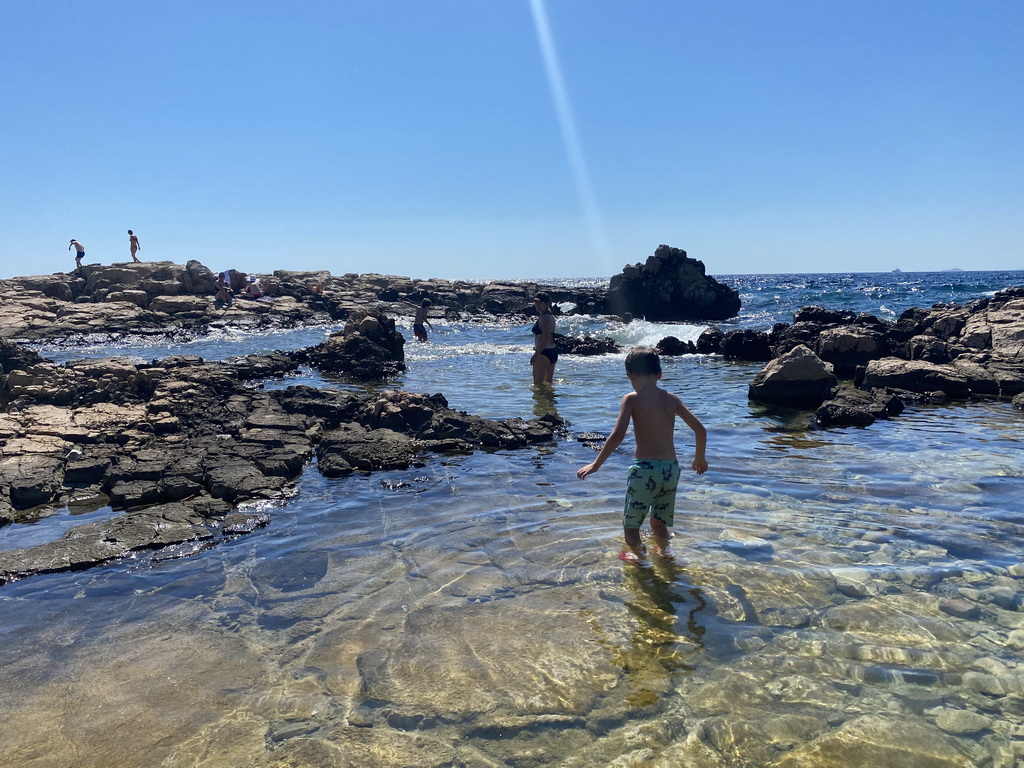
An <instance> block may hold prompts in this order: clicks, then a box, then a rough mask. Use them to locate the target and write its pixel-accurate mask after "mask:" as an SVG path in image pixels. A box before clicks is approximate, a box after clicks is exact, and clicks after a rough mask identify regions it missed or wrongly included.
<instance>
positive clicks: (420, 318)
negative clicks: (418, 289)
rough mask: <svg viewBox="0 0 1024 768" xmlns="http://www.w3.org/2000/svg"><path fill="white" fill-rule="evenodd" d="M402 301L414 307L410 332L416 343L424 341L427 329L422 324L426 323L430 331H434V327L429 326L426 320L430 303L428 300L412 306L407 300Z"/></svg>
mask: <svg viewBox="0 0 1024 768" xmlns="http://www.w3.org/2000/svg"><path fill="white" fill-rule="evenodd" d="M402 301H404V302H405V303H406V304H410V305H412V306H414V307H416V317H415V318H413V321H412V332H413V334H414V335H415V336H416V341H426V340H427V329H426V327H424V325H423V324H424V323H426V324H427V325H429V326H430V330H434V326H433V325H431V323H430V321H429V320H428V319H427V312H429V311H430V307H431V304H432V302H431V301H430V299H424V300H423V301H422V302H421V303H419V304H414V303H413V302H411V301H409V300H408V299H402Z"/></svg>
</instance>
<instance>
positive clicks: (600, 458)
mask: <svg viewBox="0 0 1024 768" xmlns="http://www.w3.org/2000/svg"><path fill="white" fill-rule="evenodd" d="M631 414H632V401H631V400H630V396H629V395H626V396H625V397H623V398H622V403H621V404H620V405H619V417H618V418H617V419H616V420H615V426H614V427H613V428H612V433H611V434H610V435H608V439H607V440H605V441H604V445H602V446H601V450H600V451H599V452H598V454H597V458H596V459H594V460H593V461H592V462H591V463H589V464H587V466H585V467H581V468H580V469H579V470H577V472H576V477H578V478H579V479H580V480H583V479H584V478H585V477H586V476H587V475H592V474H594V473H595V472H597V470H599V469H600V468H601V465H602V464H604V462H605V459H607V458H608V457H609V456H611V455H612V453H613V452H614V451H615V449H616V448H618V447H619V444H620V443H621V442H622V438H624V437H625V436H626V430H627V429H629V419H630V416H631Z"/></svg>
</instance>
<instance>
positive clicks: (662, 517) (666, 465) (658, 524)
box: [651, 461, 679, 557]
mask: <svg viewBox="0 0 1024 768" xmlns="http://www.w3.org/2000/svg"><path fill="white" fill-rule="evenodd" d="M657 472H658V475H659V480H660V481H661V485H660V487H659V488H658V490H657V492H656V498H655V500H654V503H653V504H652V505H651V506H652V510H651V532H652V533H653V534H654V543H655V545H656V546H657V547H658V551H659V554H661V555H662V556H663V557H671V554H670V553H669V551H668V544H669V538H670V537H671V534H670V533H669V528H670V527H671V526H672V523H674V522H675V514H676V490H677V489H678V487H679V464H678V463H677V462H675V461H671V462H669V461H666V462H661V463H660V464H659V466H658V467H657Z"/></svg>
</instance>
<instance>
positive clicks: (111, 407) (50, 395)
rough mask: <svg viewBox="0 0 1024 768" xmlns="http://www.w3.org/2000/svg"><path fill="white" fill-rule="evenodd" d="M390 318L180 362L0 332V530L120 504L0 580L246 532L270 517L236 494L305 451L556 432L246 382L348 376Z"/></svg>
mask: <svg viewBox="0 0 1024 768" xmlns="http://www.w3.org/2000/svg"><path fill="white" fill-rule="evenodd" d="M393 325H394V324H393V322H392V323H391V328H390V329H388V327H387V322H386V318H383V317H381V316H379V315H374V314H373V313H366V314H364V315H363V316H362V317H361V318H357V317H354V318H353V319H352V323H351V326H352V327H350V328H347V329H346V332H342V333H340V334H338V336H337V338H332V339H331V340H329V341H328V343H326V344H324V345H321V346H320V347H318V348H313V349H309V350H300V351H299V352H296V353H283V352H278V353H272V354H269V355H253V356H249V357H245V358H240V359H236V360H230V361H227V362H226V363H224V362H217V363H207V362H204V361H203V360H202V359H201V358H198V357H195V356H178V357H171V358H166V359H163V360H159V361H155V362H153V363H151V364H148V365H135V364H133V363H131V362H128V361H127V360H124V359H117V358H108V359H101V360H79V361H72V362H68V363H66V364H65V365H55V364H53V363H50V362H48V361H46V360H43V359H42V358H41V357H39V355H37V354H35V353H34V352H31V351H28V350H26V349H24V348H22V347H19V346H17V345H15V344H12V343H10V342H3V341H0V407H2V408H3V411H4V412H3V413H0V445H2V451H0V525H3V524H7V523H12V522H15V521H20V522H26V521H31V520H34V519H38V518H41V517H45V516H48V515H50V514H53V513H54V512H56V511H58V510H61V509H63V508H65V507H66V508H69V509H74V510H77V511H87V510H90V509H95V510H99V509H102V508H103V507H105V506H108V505H109V506H110V507H112V509H113V510H117V511H119V512H120V514H117V515H116V516H115V517H113V518H112V519H106V520H103V521H99V522H95V521H94V522H90V523H86V524H83V525H79V526H77V527H74V528H71V529H70V530H69V531H67V532H66V533H65V535H64V536H63V538H61V539H59V540H57V541H53V542H49V543H46V544H42V545H39V546H35V547H32V548H29V549H19V550H9V551H3V552H0V584H2V583H5V582H7V581H10V580H13V579H19V578H23V577H25V576H29V575H32V574H37V573H49V572H55V571H62V570H69V569H77V568H84V567H88V566H91V565H95V564H98V563H102V562H106V561H109V560H112V559H116V558H121V557H125V556H128V555H130V554H131V553H133V552H137V551H140V550H147V549H148V550H152V549H159V548H162V547H167V546H169V545H172V544H181V545H183V546H191V547H203V546H209V545H211V544H212V543H215V542H216V541H218V540H220V539H223V538H224V537H226V536H235V535H238V534H241V533H246V532H249V531H252V530H255V529H256V528H258V527H260V526H262V525H266V524H267V522H268V518H267V516H266V514H265V513H262V512H259V511H253V510H251V509H250V510H249V511H246V504H245V503H246V502H253V501H258V500H268V499H279V498H282V497H284V496H287V495H288V494H289V493H290V490H291V485H292V482H293V481H294V480H295V479H296V478H297V477H298V475H299V474H300V473H301V472H302V471H303V468H304V467H305V466H306V465H307V463H308V462H309V460H310V459H311V458H312V457H313V456H314V455H315V456H316V457H317V468H318V470H319V471H320V472H321V473H323V474H324V475H325V476H328V477H342V476H345V475H348V474H351V473H355V472H373V471H376V470H384V469H398V468H407V467H410V466H420V465H422V464H423V462H424V461H426V456H428V455H429V454H430V453H437V452H443V453H466V452H471V451H475V450H480V449H484V450H487V449H499V448H501V449H509V448H522V447H525V446H529V445H531V444H535V443H541V442H546V441H550V440H552V439H553V438H554V435H555V433H556V432H558V431H559V430H563V429H564V428H565V424H564V423H563V422H562V421H561V420H560V419H559V418H558V417H557V416H554V415H550V416H543V417H540V418H537V419H533V420H530V421H524V420H522V419H505V420H492V419H483V418H480V417H477V416H472V415H469V414H467V413H464V412H461V411H456V410H453V409H451V408H449V406H448V403H447V401H446V400H445V398H444V396H442V395H440V394H435V395H429V396H428V395H418V394H412V393H409V392H400V391H389V392H386V393H383V394H374V395H355V394H352V393H349V392H342V391H339V390H334V389H324V390H320V389H315V388H311V387H304V386H298V387H295V386H293V387H288V388H286V389H280V390H269V391H265V390H263V389H260V388H259V387H257V386H255V382H257V381H259V380H261V379H265V378H267V377H270V376H276V375H281V374H285V373H289V372H291V371H294V370H295V369H296V368H297V366H298V364H299V361H300V360H301V361H303V362H304V363H305V364H310V365H315V366H323V367H324V368H325V369H329V370H332V371H335V372H337V371H342V372H348V371H346V364H345V360H346V357H345V356H346V355H347V354H355V355H356V356H358V357H359V358H360V359H365V355H366V353H367V350H368V349H369V348H370V347H368V345H371V344H377V342H380V344H384V345H386V344H387V343H388V338H389V336H390V338H391V339H392V342H391V343H393V336H395V335H397V334H395V332H394V330H393ZM398 338H399V339H400V338H401V337H400V336H399V337H398ZM374 339H376V340H377V341H376V342H375V341H374ZM353 349H354V350H355V352H354V353H353ZM399 349H400V348H399ZM370 351H371V352H372V351H373V350H372V349H371V350H370ZM394 352H395V350H394V349H392V350H390V351H388V350H384V351H383V352H382V354H384V355H387V354H393V353H394ZM239 505H242V506H241V507H240V506H239Z"/></svg>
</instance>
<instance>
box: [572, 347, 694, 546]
mask: <svg viewBox="0 0 1024 768" xmlns="http://www.w3.org/2000/svg"><path fill="white" fill-rule="evenodd" d="M626 375H627V376H628V377H629V381H630V383H631V384H632V385H633V390H634V391H633V392H630V393H629V394H627V395H626V396H625V397H623V398H622V403H621V405H620V406H619V417H618V419H616V421H615V427H614V428H613V429H612V433H611V434H610V435H609V436H608V439H607V440H606V441H605V444H604V445H603V446H602V447H601V451H600V452H599V453H598V454H597V458H596V459H595V460H594V461H593V462H591V463H590V464H587V466H585V467H583V468H581V469H580V470H579V471H578V472H577V473H576V475H577V476H578V477H579V478H580V480H583V479H584V478H586V477H587V476H588V475H592V474H594V472H597V470H598V469H599V468H600V467H601V465H602V464H604V462H605V459H607V458H608V457H609V456H611V454H612V452H613V451H614V450H615V449H616V448H618V447H619V444H620V443H621V442H622V438H624V437H625V436H626V430H627V429H628V428H629V423H630V422H631V421H632V422H633V434H634V436H635V437H636V454H635V458H634V460H633V464H632V466H631V467H630V468H629V474H628V477H627V480H626V501H625V510H624V512H623V516H622V527H623V536H624V538H625V540H626V549H624V550H623V551H622V553H621V554H620V557H621V558H622V559H623V560H629V561H633V562H640V561H641V560H642V559H643V557H644V555H645V554H646V552H645V550H644V546H643V544H642V543H641V542H640V526H641V525H642V524H643V521H644V518H645V517H646V516H647V513H648V512H650V513H651V532H652V533H653V534H654V543H655V552H656V553H657V554H659V555H661V556H662V557H666V558H668V557H671V555H670V553H669V550H668V541H669V531H668V529H669V527H671V525H672V524H673V522H674V521H675V501H676V486H677V484H678V482H679V463H678V462H677V460H676V447H675V440H674V435H673V432H674V428H675V419H676V416H678V417H679V418H681V419H682V420H683V423H684V424H686V426H688V427H689V428H690V429H692V430H693V434H694V438H695V442H696V445H695V448H694V454H693V461H692V462H691V465H690V466H691V467H692V468H693V470H694V471H695V472H696V473H697V474H698V475H702V474H704V473H705V472H706V471H707V469H708V463H707V460H706V459H705V457H704V451H705V447H706V445H707V431H706V430H705V429H704V425H703V424H701V423H700V420H699V419H697V417H696V416H694V415H693V414H692V413H690V411H689V409H688V408H687V407H686V406H685V405H683V402H682V401H681V400H680V399H679V398H678V397H676V396H675V395H673V394H672V393H671V392H668V391H667V390H664V389H661V388H660V387H658V380H659V379H660V378H661V360H660V359H659V358H658V355H657V353H656V352H655V351H654V350H653V349H651V348H649V347H636V348H634V349H631V350H630V351H629V354H628V355H626Z"/></svg>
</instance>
